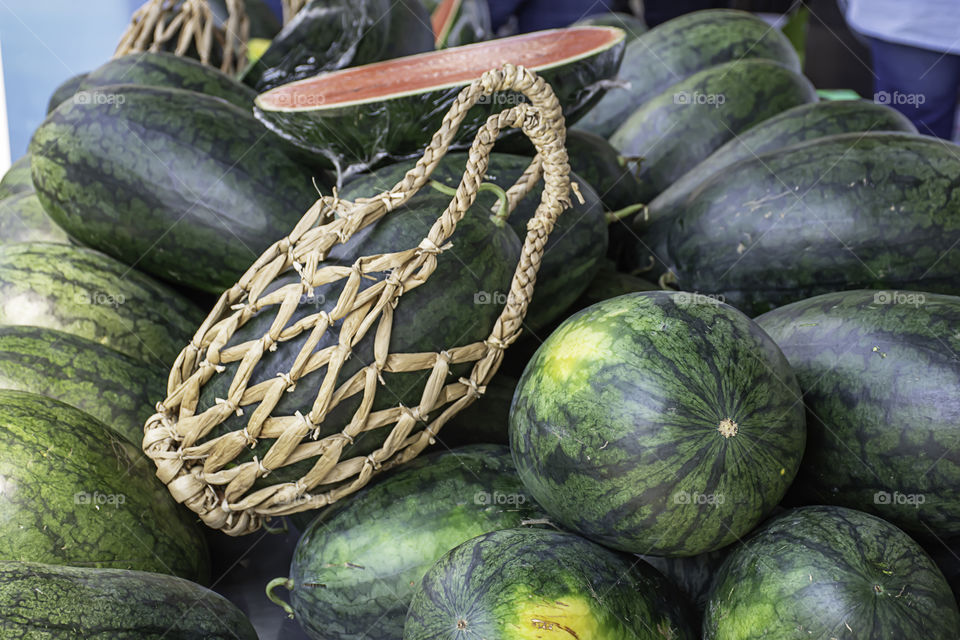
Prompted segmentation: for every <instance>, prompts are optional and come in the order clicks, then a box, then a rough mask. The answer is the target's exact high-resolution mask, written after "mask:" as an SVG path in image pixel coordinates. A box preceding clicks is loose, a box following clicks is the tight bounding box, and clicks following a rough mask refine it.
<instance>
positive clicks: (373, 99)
mask: <svg viewBox="0 0 960 640" xmlns="http://www.w3.org/2000/svg"><path fill="white" fill-rule="evenodd" d="M624 37H625V34H624V32H623V31H621V30H620V29H615V28H611V27H576V28H572V29H553V30H547V31H539V32H536V33H527V34H521V35H518V36H513V37H510V38H500V39H497V40H495V41H493V40H491V41H487V42H478V43H475V44H471V45H465V46H463V47H452V48H449V49H444V50H441V51H433V52H429V53H424V54H420V55H416V56H407V57H404V58H398V59H394V60H387V61H383V62H378V63H372V64H367V65H363V66H360V67H352V68H349V69H341V70H339V71H333V72H329V73H323V74H320V75H317V76H314V77H312V78H307V79H305V80H300V81H297V82H292V83H289V84H287V85H284V86H282V87H277V88H275V89H273V90H271V91H267V92H265V93H262V94H260V95H259V96H257V99H256V107H255V109H254V112H255V114H256V116H257V117H258V118H259V119H260V120H261V121H262V122H263V123H264V124H265V125H266V126H267V127H268V128H269V129H271V130H272V131H274V132H275V133H276V134H277V135H278V136H280V137H282V138H284V139H285V140H289V141H290V142H292V143H293V144H295V145H297V146H299V147H301V148H303V149H305V150H306V151H308V152H310V153H312V154H314V155H315V156H316V157H317V159H318V161H319V160H320V159H326V160H327V162H328V163H329V164H330V165H331V166H334V167H336V168H337V169H338V172H339V173H340V174H341V175H342V176H349V175H352V174H354V173H357V172H358V171H361V170H364V169H367V168H369V167H370V166H373V165H376V164H378V163H385V162H389V161H397V160H402V159H409V158H413V157H419V156H420V155H421V154H422V153H423V150H424V149H425V148H426V146H427V145H428V144H429V142H430V140H431V138H432V137H433V135H434V133H436V132H437V130H438V129H439V128H440V126H441V124H442V121H443V117H444V116H445V115H446V113H447V112H448V110H449V109H450V107H451V106H452V105H453V104H454V102H455V100H456V99H457V95H458V94H459V93H460V90H461V89H463V87H465V86H467V85H468V84H470V83H471V82H472V81H474V80H476V79H477V78H478V77H480V76H481V75H482V74H484V73H485V72H487V71H489V70H490V69H494V68H499V67H501V66H502V65H503V64H504V63H505V62H506V61H509V62H511V63H513V64H516V65H523V66H524V67H526V68H528V69H530V70H532V71H535V72H537V74H538V75H539V76H540V77H542V78H543V79H544V80H546V81H547V82H548V83H550V86H551V87H552V88H553V91H554V93H555V95H556V97H557V99H558V101H559V102H560V105H561V106H562V107H563V114H564V118H565V119H566V122H567V123H568V124H569V123H572V122H574V121H575V120H576V119H577V118H578V117H579V116H580V115H582V114H583V113H584V112H585V111H586V110H587V109H589V108H590V106H591V105H593V104H594V103H595V102H596V101H597V100H598V99H599V98H600V96H601V95H602V94H603V92H604V91H605V85H604V84H603V83H602V82H600V81H601V80H608V79H610V78H611V77H613V76H614V75H615V74H616V72H617V69H618V68H619V67H620V59H621V57H622V55H623V41H624ZM522 100H524V98H523V97H522V96H520V95H518V94H516V93H513V92H503V93H498V94H496V95H494V96H490V97H489V98H484V99H483V100H482V101H481V102H479V103H478V104H477V105H476V106H475V107H474V108H472V109H470V111H469V112H468V115H467V116H466V118H465V119H464V120H463V122H462V124H461V126H460V128H459V129H458V130H457V133H456V135H455V137H454V139H453V140H452V148H454V149H462V148H466V147H469V146H470V144H471V143H472V142H473V138H474V136H475V134H476V132H477V130H478V129H479V128H480V127H481V126H482V125H483V124H485V123H486V121H487V118H488V117H489V116H491V115H492V114H494V113H499V112H501V111H503V110H504V109H506V108H508V107H510V106H512V105H514V104H517V103H519V102H521V101H522ZM424 105H429V108H424ZM504 133H507V132H504ZM513 133H514V135H517V136H519V135H522V134H519V133H518V132H517V131H514V132H513Z"/></svg>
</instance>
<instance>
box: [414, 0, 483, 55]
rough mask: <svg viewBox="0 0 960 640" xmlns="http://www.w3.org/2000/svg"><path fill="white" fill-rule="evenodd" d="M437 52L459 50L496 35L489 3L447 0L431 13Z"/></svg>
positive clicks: (480, 0) (471, 0)
mask: <svg viewBox="0 0 960 640" xmlns="http://www.w3.org/2000/svg"><path fill="white" fill-rule="evenodd" d="M430 24H431V26H432V27H433V36H434V38H435V44H436V47H437V49H444V48H446V47H459V46H461V45H465V44H473V43H474V42H480V41H481V40H489V39H490V37H491V36H493V26H492V25H491V23H490V7H489V6H488V5H487V2H486V0H443V2H440V3H438V4H437V6H436V7H434V8H433V9H432V10H431V12H430Z"/></svg>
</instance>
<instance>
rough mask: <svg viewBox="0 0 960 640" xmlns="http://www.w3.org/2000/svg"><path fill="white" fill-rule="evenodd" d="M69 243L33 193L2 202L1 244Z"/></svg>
mask: <svg viewBox="0 0 960 640" xmlns="http://www.w3.org/2000/svg"><path fill="white" fill-rule="evenodd" d="M32 241H45V242H60V243H66V242H69V238H68V237H67V234H66V233H64V231H63V229H61V228H60V227H58V226H57V224H56V223H55V222H54V221H53V220H51V219H50V216H48V215H47V212H46V211H44V210H43V205H42V204H40V199H39V198H37V194H36V193H34V192H32V191H27V192H23V193H18V194H16V195H13V196H10V197H9V198H5V199H3V200H0V242H4V243H7V242H32Z"/></svg>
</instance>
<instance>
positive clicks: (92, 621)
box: [0, 562, 257, 640]
mask: <svg viewBox="0 0 960 640" xmlns="http://www.w3.org/2000/svg"><path fill="white" fill-rule="evenodd" d="M0 635H3V637H5V638H24V639H26V640H31V639H37V640H39V639H41V638H43V639H45V640H61V639H62V640H72V639H74V638H98V639H101V638H102V639H103V640H107V639H108V638H110V639H112V640H161V639H162V638H166V639H167V640H170V639H171V638H175V639H176V640H228V639H229V640H257V633H256V631H254V629H253V626H252V625H251V624H250V621H249V620H247V618H246V616H244V615H243V613H242V612H241V611H240V610H239V609H237V607H235V606H234V605H233V604H231V603H230V601H228V600H227V599H226V598H224V597H223V596H220V595H218V594H216V593H214V592H213V591H210V590H209V589H205V588H203V587H201V586H200V585H197V584H194V583H192V582H190V581H189V580H183V579H182V578H176V577H173V576H168V575H163V574H159V573H148V572H146V571H126V570H123V569H91V568H87V567H63V566H55V565H51V564H43V563H39V562H0Z"/></svg>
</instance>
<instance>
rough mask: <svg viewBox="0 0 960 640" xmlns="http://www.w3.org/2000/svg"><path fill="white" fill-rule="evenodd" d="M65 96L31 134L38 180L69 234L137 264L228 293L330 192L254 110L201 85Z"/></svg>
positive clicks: (129, 87) (53, 212)
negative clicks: (84, 98) (320, 192)
mask: <svg viewBox="0 0 960 640" xmlns="http://www.w3.org/2000/svg"><path fill="white" fill-rule="evenodd" d="M99 92H100V94H102V95H104V96H110V97H112V99H113V100H114V103H112V104H111V103H108V102H106V101H104V102H101V101H96V100H94V101H91V102H89V103H85V104H80V103H77V102H75V101H68V102H65V103H64V104H63V105H61V106H60V107H58V108H57V109H56V110H55V111H54V112H53V113H52V114H50V116H48V117H47V119H46V120H45V121H44V123H43V124H42V125H41V126H40V128H39V129H38V130H37V132H36V133H35V134H34V137H33V141H32V142H31V145H30V148H31V155H32V156H33V180H34V183H35V184H36V186H37V192H38V195H39V196H40V201H41V202H42V203H43V206H44V208H45V209H46V210H47V213H49V214H50V216H51V217H52V218H53V219H54V220H55V221H56V222H57V223H58V224H59V225H60V226H62V227H63V228H64V229H65V230H66V231H67V233H69V234H70V236H71V237H73V238H76V239H77V240H79V241H80V242H82V243H84V244H86V245H88V246H90V247H93V248H94V249H98V250H100V251H103V252H104V253H107V254H109V255H111V256H113V257H115V258H117V259H119V260H122V261H123V262H125V263H127V264H130V265H135V266H136V267H137V268H138V269H141V270H143V271H146V272H148V273H151V274H153V275H156V276H158V277H161V278H164V279H166V280H171V281H173V282H177V283H181V284H184V285H187V286H190V287H193V288H195V289H200V290H202V291H207V292H211V293H217V294H219V293H220V292H221V291H222V290H223V289H226V288H229V287H231V286H232V285H233V284H234V283H235V282H236V281H237V280H238V279H239V278H240V276H241V275H243V273H244V272H245V271H246V270H247V268H248V267H249V266H250V264H251V263H253V261H254V260H256V258H257V257H259V256H260V254H261V253H262V252H263V251H264V250H265V249H266V248H267V247H269V246H270V245H271V244H273V243H274V242H276V241H277V240H279V239H280V238H282V237H284V236H286V235H287V234H288V233H290V231H291V230H292V229H293V227H294V225H296V223H297V222H298V221H299V220H300V218H301V216H302V215H303V213H304V212H306V210H307V209H308V208H309V207H310V205H312V204H313V202H314V201H315V200H316V197H317V190H316V187H314V184H313V180H314V179H317V180H318V182H319V185H318V186H319V188H320V189H325V188H326V187H325V185H324V181H325V180H326V178H325V177H324V176H323V175H316V174H315V173H314V172H313V171H311V170H309V169H308V168H306V167H304V166H302V165H300V164H298V163H297V162H296V161H294V160H293V159H291V157H290V156H288V155H287V153H286V152H287V151H288V149H287V148H286V146H285V145H284V144H282V143H281V142H279V141H277V140H276V139H275V138H273V137H272V136H269V135H264V130H263V127H262V126H260V124H259V123H258V122H257V121H256V120H255V119H254V118H253V116H252V115H251V114H250V113H245V112H243V111H242V110H240V109H239V108H238V107H235V106H233V105H231V104H228V103H226V102H224V101H223V100H220V99H218V98H214V97H211V96H206V95H202V94H199V93H195V92H193V91H185V90H180V89H170V88H166V87H148V86H133V85H125V86H115V87H110V88H107V87H104V88H101V89H99Z"/></svg>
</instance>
